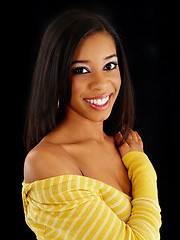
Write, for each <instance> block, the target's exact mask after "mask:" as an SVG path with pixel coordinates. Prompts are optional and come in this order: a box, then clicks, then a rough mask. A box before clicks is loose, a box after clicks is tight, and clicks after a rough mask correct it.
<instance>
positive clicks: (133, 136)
mask: <svg viewBox="0 0 180 240" xmlns="http://www.w3.org/2000/svg"><path fill="white" fill-rule="evenodd" d="M121 140H122V135H121V133H120V132H118V133H117V134H116V136H115V141H116V143H117V146H118V149H119V152H120V154H121V157H124V155H125V154H126V153H128V152H131V151H139V152H144V151H143V142H142V139H141V137H140V136H139V134H138V133H137V132H136V131H135V132H134V131H132V130H131V131H130V134H129V136H128V138H127V139H126V141H125V142H124V143H123V144H122V145H120V142H121Z"/></svg>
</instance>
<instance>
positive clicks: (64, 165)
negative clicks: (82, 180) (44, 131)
mask: <svg viewBox="0 0 180 240" xmlns="http://www.w3.org/2000/svg"><path fill="white" fill-rule="evenodd" d="M64 174H78V175H81V172H80V170H79V168H78V167H77V165H76V163H75V161H74V159H73V158H72V157H71V156H70V155H69V154H68V153H67V152H66V151H65V150H64V149H63V148H62V147H61V146H56V145H54V144H51V143H40V144H39V145H37V146H36V147H35V148H33V149H32V150H31V151H30V152H29V153H28V155H27V156H26V159H25V163H24V180H25V182H26V183H31V182H34V181H37V180H42V179H46V178H50V177H54V176H59V175H64Z"/></svg>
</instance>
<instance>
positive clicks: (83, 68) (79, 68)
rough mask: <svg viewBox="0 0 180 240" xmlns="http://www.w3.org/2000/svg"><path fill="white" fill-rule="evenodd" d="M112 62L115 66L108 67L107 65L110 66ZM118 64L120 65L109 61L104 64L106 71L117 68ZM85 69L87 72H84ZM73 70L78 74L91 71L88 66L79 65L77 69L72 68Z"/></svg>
mask: <svg viewBox="0 0 180 240" xmlns="http://www.w3.org/2000/svg"><path fill="white" fill-rule="evenodd" d="M112 64H113V65H114V66H113V68H111V69H107V66H110V65H112ZM117 65H118V63H117V62H109V63H107V64H106V65H105V66H104V68H103V70H104V71H112V70H114V69H116V67H117ZM84 70H86V72H83V71H84ZM72 72H73V74H76V75H77V74H87V73H90V71H89V70H88V69H87V68H86V67H77V68H75V69H72Z"/></svg>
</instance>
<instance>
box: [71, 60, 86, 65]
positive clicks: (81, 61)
mask: <svg viewBox="0 0 180 240" xmlns="http://www.w3.org/2000/svg"><path fill="white" fill-rule="evenodd" d="M88 62H89V61H88V60H74V61H73V62H72V65H73V64H75V63H88Z"/></svg>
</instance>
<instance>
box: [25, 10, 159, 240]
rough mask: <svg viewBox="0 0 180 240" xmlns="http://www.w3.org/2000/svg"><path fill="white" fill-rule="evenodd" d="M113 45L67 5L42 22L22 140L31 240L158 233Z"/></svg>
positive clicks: (148, 174)
mask: <svg viewBox="0 0 180 240" xmlns="http://www.w3.org/2000/svg"><path fill="white" fill-rule="evenodd" d="M133 117H134V110H133V94H132V88H131V82H130V77H129V72H128V67H127V63H126V58H125V54H124V50H123V47H122V44H121V41H120V39H119V37H118V35H117V33H116V32H115V30H114V29H113V28H112V26H110V24H109V23H108V22H107V21H106V20H105V19H104V18H102V17H100V16H98V15H95V14H92V13H87V12H83V11H70V12H67V13H65V14H63V15H62V16H60V17H58V18H57V19H56V20H55V21H54V22H53V23H52V24H50V25H49V27H48V28H47V30H46V32H45V34H44V37H43V40H42V44H41V48H40V51H39V56H38V59H37V64H36V68H35V72H34V77H33V85H32V92H31V97H30V103H29V109H28V115H27V120H26V126H25V133H26V138H25V143H26V147H27V150H28V151H29V153H28V155H27V157H26V160H25V165H24V182H23V190H22V195H23V204H24V212H25V219H26V222H27V224H28V225H29V227H30V228H31V229H32V230H33V231H34V232H35V234H36V236H37V239H63V240H64V239H111V240H112V239H159V228H160V225H161V216H160V208H159V204H158V196H157V185H156V173H155V171H154V168H153V166H152V165H151V163H150V161H149V160H148V157H147V156H146V155H145V154H144V153H143V143H142V140H141V138H140V136H139V135H138V133H137V132H134V131H133V130H131V129H132V128H133Z"/></svg>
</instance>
